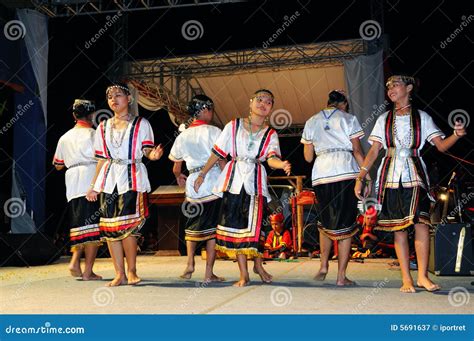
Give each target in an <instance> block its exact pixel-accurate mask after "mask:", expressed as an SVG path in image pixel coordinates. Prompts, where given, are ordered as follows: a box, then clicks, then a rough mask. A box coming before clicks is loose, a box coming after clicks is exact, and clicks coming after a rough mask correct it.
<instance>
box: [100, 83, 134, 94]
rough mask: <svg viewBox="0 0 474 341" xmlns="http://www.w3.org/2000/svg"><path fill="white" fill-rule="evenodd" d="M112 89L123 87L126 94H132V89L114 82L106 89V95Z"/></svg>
mask: <svg viewBox="0 0 474 341" xmlns="http://www.w3.org/2000/svg"><path fill="white" fill-rule="evenodd" d="M112 89H121V90H123V92H125V94H127V95H130V89H129V88H127V87H125V86H123V85H120V84H113V85H111V86H109V87H107V90H105V95H106V96H107V95H108V94H109V92H110V91H111V90H112Z"/></svg>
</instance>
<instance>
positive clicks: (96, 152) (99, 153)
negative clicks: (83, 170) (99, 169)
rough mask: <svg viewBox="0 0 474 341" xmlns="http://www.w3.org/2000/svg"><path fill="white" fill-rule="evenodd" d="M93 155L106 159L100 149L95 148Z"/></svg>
mask: <svg viewBox="0 0 474 341" xmlns="http://www.w3.org/2000/svg"><path fill="white" fill-rule="evenodd" d="M95 157H96V158H98V159H107V158H106V157H105V156H104V153H103V152H102V151H100V150H96V151H95Z"/></svg>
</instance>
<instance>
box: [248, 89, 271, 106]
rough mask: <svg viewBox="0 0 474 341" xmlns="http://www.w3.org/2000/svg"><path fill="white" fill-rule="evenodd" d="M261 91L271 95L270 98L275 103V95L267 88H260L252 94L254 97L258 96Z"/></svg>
mask: <svg viewBox="0 0 474 341" xmlns="http://www.w3.org/2000/svg"><path fill="white" fill-rule="evenodd" d="M260 93H264V94H266V95H268V96H270V98H271V99H272V103H275V97H274V96H273V94H272V92H271V91H270V90H267V89H260V90H257V91H255V92H254V94H253V96H252V99H253V98H255V97H257V96H258V94H260Z"/></svg>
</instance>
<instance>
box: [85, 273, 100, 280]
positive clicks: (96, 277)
mask: <svg viewBox="0 0 474 341" xmlns="http://www.w3.org/2000/svg"><path fill="white" fill-rule="evenodd" d="M101 279H102V276H99V275H97V274H95V273H93V272H92V273H91V274H90V275H86V274H82V280H83V281H100V280H101Z"/></svg>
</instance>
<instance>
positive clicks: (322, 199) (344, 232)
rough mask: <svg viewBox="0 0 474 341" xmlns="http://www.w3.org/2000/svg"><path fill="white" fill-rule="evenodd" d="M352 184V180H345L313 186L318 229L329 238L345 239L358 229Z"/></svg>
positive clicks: (353, 183)
mask: <svg viewBox="0 0 474 341" xmlns="http://www.w3.org/2000/svg"><path fill="white" fill-rule="evenodd" d="M354 186H355V182H354V180H345V181H338V182H332V183H329V184H322V185H317V186H314V187H313V189H314V192H315V193H316V198H317V199H318V204H317V205H316V207H317V210H318V213H319V217H320V222H319V224H318V228H319V231H320V232H322V233H323V234H324V235H325V236H327V237H328V238H330V239H331V240H342V239H347V238H350V237H352V236H353V235H355V234H356V233H357V232H358V231H359V229H358V226H357V224H356V218H357V213H358V210H357V198H356V196H355V194H354Z"/></svg>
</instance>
